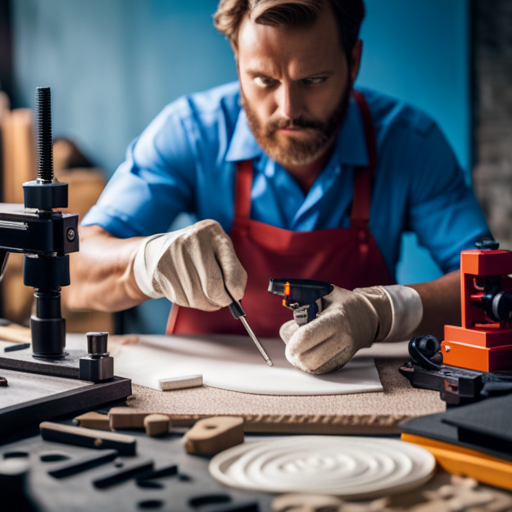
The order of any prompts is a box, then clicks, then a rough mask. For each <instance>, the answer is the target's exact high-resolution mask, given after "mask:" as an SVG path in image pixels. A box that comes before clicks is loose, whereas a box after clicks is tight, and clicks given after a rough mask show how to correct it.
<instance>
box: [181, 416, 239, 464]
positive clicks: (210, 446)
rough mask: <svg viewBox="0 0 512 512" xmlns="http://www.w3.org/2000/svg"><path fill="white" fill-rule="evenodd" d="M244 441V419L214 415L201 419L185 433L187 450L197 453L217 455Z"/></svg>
mask: <svg viewBox="0 0 512 512" xmlns="http://www.w3.org/2000/svg"><path fill="white" fill-rule="evenodd" d="M243 442H244V420H243V418H240V417H236V416H214V417H212V418H205V419H204V420H199V421H198V422H197V423H196V424H195V425H194V426H193V427H192V428H191V429H190V430H189V431H188V432H187V433H186V434H185V450H186V451H187V452H188V453H193V454H196V455H215V454H217V453H219V452H221V451H223V450H226V449H227V448H231V447H232V446H236V445H237V444H242V443H243Z"/></svg>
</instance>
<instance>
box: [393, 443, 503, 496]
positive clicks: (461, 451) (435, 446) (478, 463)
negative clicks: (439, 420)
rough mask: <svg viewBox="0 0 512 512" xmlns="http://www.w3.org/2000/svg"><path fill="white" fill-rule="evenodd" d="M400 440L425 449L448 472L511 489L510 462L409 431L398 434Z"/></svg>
mask: <svg viewBox="0 0 512 512" xmlns="http://www.w3.org/2000/svg"><path fill="white" fill-rule="evenodd" d="M402 441H407V442H408V443H413V444H417V445H419V446H421V447H422V448H425V450H428V451H429V452H430V453H431V454H432V455H433V456H434V457H435V458H436V460H437V463H438V464H439V466H441V467H442V468H443V469H444V470H445V471H447V472H448V473H452V474H454V475H459V476H469V477H473V478H474V479H475V480H478V481H479V482H482V483H485V484H489V485H493V486H495V487H501V488H503V489H508V490H510V491H512V462H509V461H506V460H503V459H498V458H497V457H492V456H490V455H486V454H485V453H482V452H479V451H477V450H472V449H470V448H463V447H462V446H457V445H454V444H450V443H444V442H442V441H436V440H434V439H429V438H427V437H422V436H415V435H413V434H406V433H403V434H402Z"/></svg>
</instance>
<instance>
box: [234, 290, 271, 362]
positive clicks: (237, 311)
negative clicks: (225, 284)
mask: <svg viewBox="0 0 512 512" xmlns="http://www.w3.org/2000/svg"><path fill="white" fill-rule="evenodd" d="M226 293H227V294H228V295H229V296H230V297H231V300H232V301H233V304H231V306H229V311H231V314H232V315H233V318H234V319H235V320H240V322H242V325H243V326H244V327H245V330H246V331H247V334H248V335H249V336H250V337H251V339H252V341H254V344H255V345H256V348H257V349H258V350H259V351H260V354H261V355H262V356H263V359H265V361H266V362H267V364H268V365H269V366H274V364H273V363H272V360H271V359H270V357H268V354H267V353H266V352H265V349H264V348H263V346H262V345H261V343H260V342H259V341H258V338H256V335H255V334H254V332H253V331H252V329H251V327H250V325H249V324H248V323H247V320H246V319H245V311H244V308H243V307H242V302H237V301H236V300H235V299H234V298H233V296H232V295H231V293H229V290H228V289H227V288H226Z"/></svg>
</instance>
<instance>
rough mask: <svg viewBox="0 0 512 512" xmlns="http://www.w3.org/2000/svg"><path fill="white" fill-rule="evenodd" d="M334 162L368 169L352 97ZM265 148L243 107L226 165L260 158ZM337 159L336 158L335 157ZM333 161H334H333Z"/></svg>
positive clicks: (357, 112)
mask: <svg viewBox="0 0 512 512" xmlns="http://www.w3.org/2000/svg"><path fill="white" fill-rule="evenodd" d="M335 144H336V146H335V148H334V154H335V155H336V157H335V160H337V162H339V163H340V164H347V165H354V166H366V165H368V163H369V158H368V149H367V146H366V139H365V131H364V123H363V117H362V115H361V112H360V110H359V107H358V106H357V104H356V102H355V100H354V98H352V97H351V98H350V101H349V105H348V108H347V114H346V116H345V119H344V121H343V123H342V125H341V127H340V130H339V132H338V135H337V136H336V142H335ZM262 153H263V149H261V147H260V145H259V144H258V143H257V142H256V139H255V138H254V135H253V133H252V132H251V129H250V128H249V125H248V124H247V116H246V114H245V110H244V109H243V108H241V109H240V113H239V115H238V120H237V122H236V126H235V130H234V132H233V136H232V138H231V142H230V144H229V149H228V151H227V153H226V158H225V160H226V161H227V162H237V161H242V160H251V159H254V158H256V157H258V156H261V154H262ZM333 156H334V155H333ZM331 160H332V159H331Z"/></svg>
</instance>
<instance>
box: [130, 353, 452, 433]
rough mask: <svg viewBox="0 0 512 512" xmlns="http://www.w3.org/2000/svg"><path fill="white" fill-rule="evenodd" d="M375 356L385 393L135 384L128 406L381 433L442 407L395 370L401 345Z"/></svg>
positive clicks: (260, 425) (182, 416)
mask: <svg viewBox="0 0 512 512" xmlns="http://www.w3.org/2000/svg"><path fill="white" fill-rule="evenodd" d="M365 352H366V354H367V355H368V356H372V357H374V358H375V363H376V367H377V370H378V374H379V377H380V380H381V383H382V387H383V392H380V393H374V392H373V393H358V394H348V395H323V396H269V395H256V394H247V393H239V392H235V391H227V390H223V389H217V388H212V387H207V386H203V387H201V388H192V389H183V390H177V391H170V392H162V391H157V390H155V389H151V388H148V387H145V386H140V385H134V386H133V392H134V394H133V396H132V397H131V398H130V399H129V400H128V406H129V407H131V408H132V409H133V410H134V411H140V412H159V413H163V414H168V415H169V416H171V418H172V420H173V424H174V425H175V426H180V425H183V426H189V425H191V424H193V423H194V422H195V421H196V420H198V419H200V418H205V417H209V416H219V415H236V416H242V417H244V419H245V429H246V431H247V432H272V433H274V432H275V433H318V434H384V433H396V432H398V430H397V425H398V423H400V422H401V421H403V420H407V419H411V418H415V417H417V416H423V415H426V414H435V413H438V412H442V411H444V410H445V403H444V402H443V401H442V400H441V399H440V398H439V393H438V392H435V391H428V390H422V389H414V388H412V387H411V385H410V384H409V381H408V380H407V379H406V378H405V377H403V376H402V375H400V374H399V372H398V367H399V366H400V365H401V364H402V363H403V362H404V361H406V360H407V359H408V357H407V355H406V353H407V352H406V345H405V344H389V345H387V346H386V344H380V346H378V345H377V346H374V347H372V348H371V349H365Z"/></svg>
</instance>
